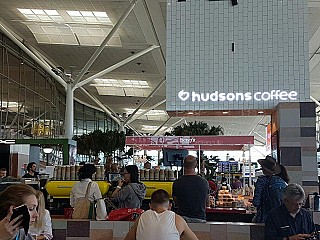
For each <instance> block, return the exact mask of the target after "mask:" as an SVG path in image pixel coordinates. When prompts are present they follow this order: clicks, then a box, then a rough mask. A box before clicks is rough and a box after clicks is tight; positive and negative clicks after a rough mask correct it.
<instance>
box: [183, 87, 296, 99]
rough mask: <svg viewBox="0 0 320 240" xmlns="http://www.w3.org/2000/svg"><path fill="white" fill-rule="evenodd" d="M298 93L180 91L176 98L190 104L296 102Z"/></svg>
mask: <svg viewBox="0 0 320 240" xmlns="http://www.w3.org/2000/svg"><path fill="white" fill-rule="evenodd" d="M297 96H298V93H297V92H296V91H290V92H287V91H281V90H272V91H270V92H255V93H251V92H245V93H239V92H237V93H230V92H229V93H219V92H218V91H215V92H213V93H196V92H194V91H192V92H191V94H190V92H187V91H184V90H181V91H180V92H179V93H178V97H179V99H180V100H181V101H188V100H191V101H192V102H201V101H202V102H208V101H211V102H217V101H220V102H223V101H251V100H255V101H270V100H281V101H288V100H291V101H295V100H297Z"/></svg>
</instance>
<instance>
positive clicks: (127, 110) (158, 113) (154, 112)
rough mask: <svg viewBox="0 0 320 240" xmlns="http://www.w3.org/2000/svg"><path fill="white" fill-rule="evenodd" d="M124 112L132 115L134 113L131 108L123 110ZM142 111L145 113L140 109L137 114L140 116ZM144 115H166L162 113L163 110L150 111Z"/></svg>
mask: <svg viewBox="0 0 320 240" xmlns="http://www.w3.org/2000/svg"><path fill="white" fill-rule="evenodd" d="M124 111H125V112H126V113H127V114H132V113H133V112H134V111H135V109H133V108H124ZM143 111H145V110H143V109H140V110H138V112H137V114H140V113H142V112H143ZM144 115H146V116H160V115H167V112H166V111H164V110H150V111H148V112H147V113H145V114H144Z"/></svg>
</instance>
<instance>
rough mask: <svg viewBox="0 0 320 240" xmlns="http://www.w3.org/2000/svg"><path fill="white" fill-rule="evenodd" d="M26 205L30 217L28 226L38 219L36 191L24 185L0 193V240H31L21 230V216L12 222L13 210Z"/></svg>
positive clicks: (10, 187)
mask: <svg viewBox="0 0 320 240" xmlns="http://www.w3.org/2000/svg"><path fill="white" fill-rule="evenodd" d="M22 205H26V206H27V208H28V212H29V215H30V221H29V224H33V223H34V222H35V221H36V219H37V218H38V212H37V207H38V200H37V197H36V190H34V188H32V187H30V186H29V185H26V184H14V185H11V186H9V187H7V188H6V189H5V190H4V191H2V192H1V193H0V220H1V221H0V239H1V240H9V239H10V240H11V239H17V240H32V239H33V238H32V236H31V235H30V234H28V233H25V231H24V229H21V227H18V226H20V224H21V223H22V215H20V216H18V217H16V218H15V219H13V220H12V221H10V219H11V215H12V212H13V209H14V208H16V207H20V206H22Z"/></svg>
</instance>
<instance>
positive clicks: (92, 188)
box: [70, 164, 107, 220]
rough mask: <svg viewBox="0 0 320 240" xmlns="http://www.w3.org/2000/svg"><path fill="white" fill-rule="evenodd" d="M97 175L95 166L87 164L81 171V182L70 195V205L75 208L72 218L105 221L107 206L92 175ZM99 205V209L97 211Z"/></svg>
mask: <svg viewBox="0 0 320 240" xmlns="http://www.w3.org/2000/svg"><path fill="white" fill-rule="evenodd" d="M95 173H96V167H95V166H94V165H93V164H85V165H83V167H81V168H80V169H79V172H78V176H79V180H80V182H77V183H75V184H74V185H73V187H72V190H71V193H70V205H71V207H73V208H74V212H73V214H72V218H77V219H83V218H86V219H89V218H90V219H94V218H95V216H94V215H95V210H96V215H97V217H96V219H97V220H105V219H106V217H107V211H106V206H105V203H104V200H103V198H102V195H101V191H100V189H99V186H98V184H97V183H96V182H93V181H92V175H93V174H95ZM95 204H97V209H95Z"/></svg>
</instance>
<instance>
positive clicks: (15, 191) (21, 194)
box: [0, 184, 36, 220]
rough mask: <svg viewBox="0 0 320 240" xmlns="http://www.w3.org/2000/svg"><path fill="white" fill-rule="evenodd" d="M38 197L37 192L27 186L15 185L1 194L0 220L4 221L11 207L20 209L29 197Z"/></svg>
mask: <svg viewBox="0 0 320 240" xmlns="http://www.w3.org/2000/svg"><path fill="white" fill-rule="evenodd" d="M31 195H34V196H36V190H34V188H32V187H30V186H29V185H26V184H15V185H11V186H9V187H7V188H6V189H5V190H3V191H2V192H1V193H0V220H2V219H4V218H5V217H6V216H7V214H8V211H9V209H10V206H14V207H18V206H20V205H23V204H24V203H25V198H26V197H28V196H31Z"/></svg>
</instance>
